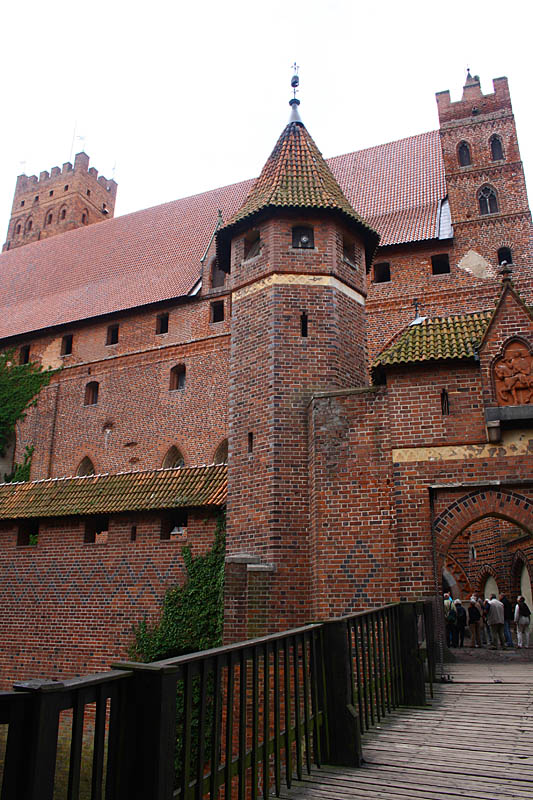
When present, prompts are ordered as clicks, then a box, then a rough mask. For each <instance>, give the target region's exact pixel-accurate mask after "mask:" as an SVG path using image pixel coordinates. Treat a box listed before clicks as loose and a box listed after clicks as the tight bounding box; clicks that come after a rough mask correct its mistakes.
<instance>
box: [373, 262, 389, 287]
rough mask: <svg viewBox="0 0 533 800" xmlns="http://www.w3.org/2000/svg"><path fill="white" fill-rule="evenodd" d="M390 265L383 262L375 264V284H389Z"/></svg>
mask: <svg viewBox="0 0 533 800" xmlns="http://www.w3.org/2000/svg"><path fill="white" fill-rule="evenodd" d="M389 281H390V264H389V262H388V261H382V262H381V264H374V283H389Z"/></svg>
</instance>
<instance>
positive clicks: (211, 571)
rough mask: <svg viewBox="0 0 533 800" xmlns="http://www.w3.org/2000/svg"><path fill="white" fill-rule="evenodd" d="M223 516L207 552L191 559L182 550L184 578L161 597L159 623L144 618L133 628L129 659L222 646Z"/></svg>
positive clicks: (186, 550) (187, 551)
mask: <svg viewBox="0 0 533 800" xmlns="http://www.w3.org/2000/svg"><path fill="white" fill-rule="evenodd" d="M225 533H226V520H225V515H224V514H221V515H220V517H219V519H218V521H217V527H216V533H215V540H214V543H213V546H212V548H211V550H209V551H208V552H207V553H204V554H202V555H199V556H196V557H195V558H194V557H193V555H192V553H191V549H190V547H184V548H183V550H182V554H183V560H184V562H185V570H186V578H185V583H184V584H183V585H182V586H173V587H172V588H171V589H169V590H168V591H167V593H166V595H165V599H164V602H163V609H162V613H161V618H160V620H159V622H156V623H155V624H153V625H150V623H149V622H147V620H146V618H145V619H143V620H141V622H140V623H139V624H138V625H137V626H135V627H134V629H133V636H134V642H133V644H132V646H131V648H130V656H131V657H132V658H134V659H135V660H137V661H144V662H148V661H159V660H161V659H163V658H170V657H172V656H181V655H185V654H186V653H193V652H195V651H198V650H208V649H209V648H210V647H218V646H219V645H220V644H221V643H222V622H223V591H224V554H225V544H226V542H225Z"/></svg>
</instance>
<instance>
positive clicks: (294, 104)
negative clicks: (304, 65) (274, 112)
mask: <svg viewBox="0 0 533 800" xmlns="http://www.w3.org/2000/svg"><path fill="white" fill-rule="evenodd" d="M299 69H300V67H299V66H298V65H297V64H296V61H295V62H294V64H293V65H292V71H293V74H292V78H291V86H292V90H293V92H294V97H291V99H290V100H289V105H290V107H291V116H290V118H289V123H291V122H299V123H300V124H301V125H302V124H303V123H302V120H301V117H300V115H299V113H298V106H299V105H300V101H299V100H298V98H297V97H296V92H297V90H298V86H299V85H300V78H299V77H298V70H299Z"/></svg>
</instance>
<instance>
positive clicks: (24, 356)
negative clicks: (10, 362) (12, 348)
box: [20, 344, 30, 364]
mask: <svg viewBox="0 0 533 800" xmlns="http://www.w3.org/2000/svg"><path fill="white" fill-rule="evenodd" d="M20 363H21V364H29V363H30V346H29V344H24V345H23V346H22V347H21V348H20Z"/></svg>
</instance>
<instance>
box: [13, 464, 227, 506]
mask: <svg viewBox="0 0 533 800" xmlns="http://www.w3.org/2000/svg"><path fill="white" fill-rule="evenodd" d="M226 492H227V467H226V465H225V464H218V465H212V466H208V467H178V468H175V469H156V470H146V471H143V472H121V473H118V474H117V475H88V476H84V477H75V478H56V479H52V480H44V481H35V482H31V481H29V482H28V483H3V484H0V519H22V518H30V517H33V518H35V517H59V516H73V515H79V514H112V513H119V512H122V511H149V510H154V509H163V508H180V507H181V508H185V507H188V508H193V507H199V506H221V505H224V503H225V502H226Z"/></svg>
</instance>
